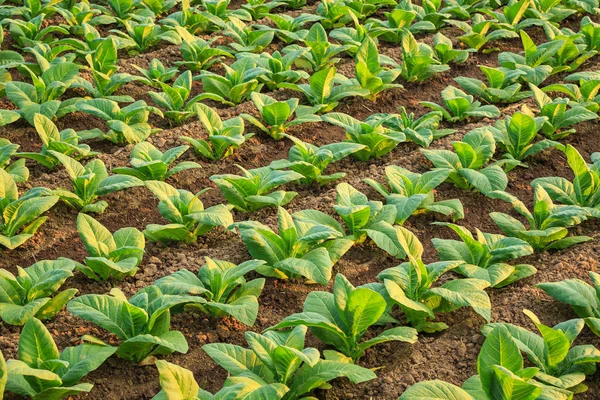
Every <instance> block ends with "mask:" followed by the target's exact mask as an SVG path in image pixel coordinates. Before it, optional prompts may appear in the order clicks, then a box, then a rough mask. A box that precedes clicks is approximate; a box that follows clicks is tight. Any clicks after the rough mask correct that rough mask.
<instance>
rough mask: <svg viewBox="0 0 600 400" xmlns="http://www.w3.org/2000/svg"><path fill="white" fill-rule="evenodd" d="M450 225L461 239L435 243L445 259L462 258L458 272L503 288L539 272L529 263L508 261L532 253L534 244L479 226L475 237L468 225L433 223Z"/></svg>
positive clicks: (458, 259)
mask: <svg viewBox="0 0 600 400" xmlns="http://www.w3.org/2000/svg"><path fill="white" fill-rule="evenodd" d="M434 224H436V225H440V226H447V227H449V228H450V229H452V230H453V231H454V232H455V233H456V234H457V235H458V236H459V237H460V239H461V241H458V240H450V239H438V238H434V239H432V242H433V246H434V247H435V249H436V250H437V252H438V256H439V257H440V260H442V261H462V262H463V264H461V265H460V266H459V267H458V268H456V269H455V271H456V272H458V273H460V274H461V275H464V276H466V277H468V278H475V279H482V280H484V281H486V282H489V284H490V286H491V287H494V288H501V287H504V286H507V285H510V284H511V283H513V282H516V281H518V280H520V279H523V278H527V277H528V276H531V275H533V274H535V273H536V272H537V270H536V269H535V268H534V267H533V266H531V265H528V264H518V265H514V266H513V265H510V264H508V263H507V261H508V260H513V259H516V258H519V257H523V256H527V255H529V254H532V253H533V247H532V246H531V245H530V244H529V243H527V242H526V241H524V240H522V239H519V238H515V237H506V236H502V235H495V234H491V233H483V232H481V231H480V230H479V229H477V230H476V231H477V237H476V238H474V237H473V235H472V234H471V232H469V230H467V229H466V228H464V227H462V226H459V225H455V224H449V223H445V222H434Z"/></svg>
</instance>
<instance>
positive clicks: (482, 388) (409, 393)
mask: <svg viewBox="0 0 600 400" xmlns="http://www.w3.org/2000/svg"><path fill="white" fill-rule="evenodd" d="M547 333H549V332H547ZM553 336H554V335H553ZM530 343H531V342H530ZM523 346H524V345H523ZM521 350H522V346H521V342H519V341H517V340H516V339H515V338H514V337H513V336H512V335H511V333H510V332H509V331H508V330H507V329H506V327H504V326H497V327H495V328H494V329H493V330H491V331H490V332H489V333H487V337H486V339H485V342H484V343H483V346H482V347H481V351H480V352H479V357H478V358H477V373H478V374H477V375H474V376H472V377H470V378H469V379H467V380H466V381H465V382H464V383H463V385H462V388H461V387H458V386H455V385H453V384H450V383H447V382H444V381H440V380H433V381H422V382H419V383H417V384H415V385H413V386H411V387H410V388H408V389H407V390H406V391H404V393H402V395H401V396H400V400H412V399H415V398H419V397H423V396H436V397H441V398H456V399H469V400H470V399H478V400H494V399H496V398H497V397H498V395H497V393H501V394H500V396H501V398H503V399H513V400H517V399H553V400H568V399H571V398H572V397H573V393H571V392H569V391H566V390H564V389H558V388H555V387H552V386H548V385H545V384H544V383H542V382H539V381H537V380H535V379H533V378H534V377H535V376H536V374H537V373H538V372H539V369H538V368H535V367H527V368H526V367H525V366H524V362H523V356H522V355H521Z"/></svg>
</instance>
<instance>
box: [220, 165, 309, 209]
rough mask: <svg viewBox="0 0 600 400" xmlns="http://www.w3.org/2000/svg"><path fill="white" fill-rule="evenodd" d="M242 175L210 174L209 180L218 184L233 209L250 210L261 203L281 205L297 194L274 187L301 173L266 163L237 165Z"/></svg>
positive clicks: (256, 207) (300, 176)
mask: <svg viewBox="0 0 600 400" xmlns="http://www.w3.org/2000/svg"><path fill="white" fill-rule="evenodd" d="M236 166H237V167H238V168H239V169H240V170H241V171H242V175H241V176H240V175H233V174H223V175H213V176H211V177H210V180H211V181H212V182H213V183H214V184H215V185H217V187H218V188H219V190H220V191H221V194H222V195H223V197H225V200H227V201H228V202H229V204H231V205H232V206H233V208H234V209H236V210H238V211H242V212H251V211H256V210H258V209H261V208H263V207H277V206H284V205H286V204H288V203H289V202H290V201H292V200H293V199H294V197H296V195H297V194H298V193H296V192H286V191H284V190H277V191H275V192H274V191H273V190H274V189H276V188H277V187H279V186H281V185H284V184H286V183H290V182H295V181H298V180H300V179H303V178H304V177H303V176H302V175H301V174H299V173H297V172H294V171H280V170H275V169H273V168H271V167H269V166H266V167H261V168H255V169H250V170H247V169H245V168H243V167H241V166H240V165H236Z"/></svg>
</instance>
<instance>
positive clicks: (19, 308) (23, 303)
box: [0, 258, 77, 325]
mask: <svg viewBox="0 0 600 400" xmlns="http://www.w3.org/2000/svg"><path fill="white" fill-rule="evenodd" d="M74 269H75V262H74V261H72V260H69V259H67V258H59V259H58V260H44V261H38V262H36V263H35V264H33V265H31V266H29V267H27V268H21V267H18V266H17V271H18V274H17V276H14V275H13V274H11V273H10V272H9V271H7V270H5V269H0V319H1V320H2V321H4V322H5V323H7V324H10V325H23V324H24V323H25V322H27V321H28V320H29V319H30V318H34V317H35V318H38V319H43V320H46V319H51V318H53V317H54V316H55V315H56V314H57V313H58V312H59V311H60V310H62V309H63V307H64V306H65V304H67V302H68V301H69V300H71V299H72V298H73V296H75V294H76V293H77V289H66V290H63V291H61V292H58V289H59V288H60V287H61V286H62V285H63V284H64V283H65V281H66V280H67V279H69V278H70V277H72V276H73V270H74Z"/></svg>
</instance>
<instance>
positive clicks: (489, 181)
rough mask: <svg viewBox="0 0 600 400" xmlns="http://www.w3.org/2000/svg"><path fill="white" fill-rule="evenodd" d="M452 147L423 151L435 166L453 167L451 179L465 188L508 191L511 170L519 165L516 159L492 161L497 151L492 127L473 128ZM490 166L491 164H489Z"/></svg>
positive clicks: (484, 190)
mask: <svg viewBox="0 0 600 400" xmlns="http://www.w3.org/2000/svg"><path fill="white" fill-rule="evenodd" d="M452 146H453V147H454V152H452V151H450V150H427V149H423V150H421V151H422V152H423V154H424V155H425V157H427V159H428V160H429V161H431V163H432V164H433V166H434V167H435V168H438V169H449V170H450V174H449V175H448V179H447V181H448V182H450V183H452V184H454V185H455V186H456V187H458V188H461V189H467V190H469V189H475V190H477V191H479V192H480V193H483V194H487V193H489V192H491V191H492V190H504V189H506V186H507V185H508V178H507V176H506V173H505V172H504V170H503V169H502V168H501V166H503V165H504V166H505V167H506V169H507V170H509V169H511V168H514V167H515V166H516V165H518V164H517V163H516V162H515V161H511V160H502V161H501V162H495V163H492V164H489V165H487V164H488V162H489V161H490V160H491V159H492V157H493V156H494V153H495V151H496V141H495V139H494V135H493V133H492V130H491V129H490V128H489V127H482V128H476V129H473V130H472V131H469V132H468V133H467V134H466V135H465V136H464V137H463V139H462V140H461V141H456V142H452ZM486 165H487V166H486Z"/></svg>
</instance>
